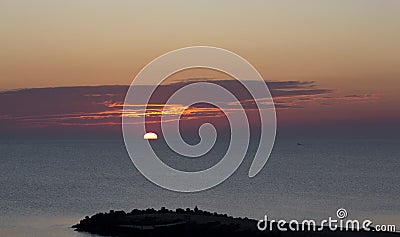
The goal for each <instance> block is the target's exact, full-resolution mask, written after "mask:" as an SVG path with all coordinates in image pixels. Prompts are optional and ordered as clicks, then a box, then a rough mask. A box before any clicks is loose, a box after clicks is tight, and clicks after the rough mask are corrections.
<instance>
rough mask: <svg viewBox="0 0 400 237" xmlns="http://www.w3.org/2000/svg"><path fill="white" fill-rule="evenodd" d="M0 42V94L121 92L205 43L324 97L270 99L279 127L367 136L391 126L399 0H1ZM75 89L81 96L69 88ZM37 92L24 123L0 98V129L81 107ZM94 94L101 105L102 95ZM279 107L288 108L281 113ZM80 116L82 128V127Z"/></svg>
mask: <svg viewBox="0 0 400 237" xmlns="http://www.w3.org/2000/svg"><path fill="white" fill-rule="evenodd" d="M0 34H1V44H0V55H1V56H0V91H6V90H10V89H17V88H42V87H64V86H84V85H89V86H96V85H129V84H130V83H131V81H132V79H133V78H134V76H135V75H136V74H137V73H138V71H139V70H140V69H141V68H142V67H143V66H144V65H146V64H147V63H149V62H150V61H151V60H153V59H154V58H156V57H158V56H160V55H162V54H164V53H166V52H168V51H170V50H174V49H177V48H182V47H187V46H194V45H210V46H216V47H221V48H225V49H228V50H230V51H233V52H235V53H238V54H239V55H241V56H242V57H244V58H246V59H247V60H248V61H249V62H250V63H252V64H253V65H254V66H255V67H256V69H257V70H258V71H259V72H260V73H261V74H262V76H263V77H264V79H265V80H267V81H268V82H283V83H288V82H291V81H292V82H293V81H294V82H296V83H298V85H302V86H305V89H307V90H309V89H313V88H314V89H317V90H322V91H323V92H322V93H317V94H316V95H309V94H307V95H296V96H294V97H289V98H285V97H284V96H282V95H277V96H276V97H275V102H276V103H278V105H280V106H281V108H280V109H279V111H278V119H279V120H278V123H280V124H285V125H287V126H289V125H290V124H297V125H304V124H307V123H314V122H315V121H317V122H319V123H321V124H325V125H324V126H327V124H331V125H332V124H333V125H335V124H337V123H346V124H350V125H348V126H349V127H351V126H352V125H351V124H360V121H362V122H364V123H366V125H364V128H365V129H366V128H367V127H368V126H372V125H371V124H375V125H376V124H394V123H395V121H397V119H400V109H398V104H399V102H400V94H399V92H398V89H399V88H400V67H399V63H400V44H399V42H400V1H396V0H386V1H378V0H376V1H372V0H349V1H318V0H314V1H311V0H308V1H307V0H306V1H297V0H292V1H261V0H260V1H252V2H251V3H246V4H244V3H243V1H236V0H235V1H232V0H230V1H228V0H224V1H217V2H216V1H191V2H189V1H140V2H139V1H128V0H124V1H122V0H121V1H120V0H117V1H106V0H96V1H95V0H92V1H88V0H79V1H78V0H71V1H53V0H39V1H28V0H26V1H14V0H3V1H1V2H0ZM198 76H205V77H207V78H209V77H213V76H212V75H211V76H210V75H208V74H201V73H197V72H196V71H195V70H194V71H192V72H190V73H186V74H185V73H181V74H180V77H179V78H175V79H180V80H184V79H185V78H196V77H198ZM218 79H225V78H218ZM304 82H312V83H310V84H302V83H304ZM74 90H78V91H79V90H80V89H79V88H75V89H71V90H70V91H74ZM93 90H97V89H96V88H94V89H93ZM107 90H113V88H112V87H111V89H110V88H108V89H107ZM324 90H325V91H324ZM61 91H69V90H64V89H61ZM89 91H91V89H90V90H89ZM123 91H124V90H123V89H119V90H118V91H117V92H118V93H122V92H123ZM34 92H35V93H38V94H35V96H38V97H37V100H35V101H36V102H37V103H38V104H35V105H31V106H25V107H24V108H25V110H24V111H23V112H24V114H23V115H18V111H22V110H15V107H16V106H17V105H18V106H20V104H18V102H15V101H10V98H11V97H10V95H8V93H4V94H2V93H0V97H1V98H2V99H3V101H0V106H1V107H0V109H1V111H0V122H2V123H0V128H1V127H2V126H3V127H4V128H6V127H7V126H8V125H7V124H8V123H9V122H12V123H14V122H16V121H17V120H16V118H17V117H18V116H22V118H25V117H24V116H31V115H34V114H35V113H36V112H37V111H39V114H38V116H41V117H40V119H42V120H43V119H47V117H46V116H48V115H49V112H51V113H50V115H51V114H53V115H55V116H63V114H65V113H67V112H68V111H70V112H73V111H74V107H73V106H74V103H76V104H78V103H82V101H86V102H88V101H89V100H87V97H82V98H81V97H79V98H81V100H76V101H75V102H74V101H72V102H71V104H69V105H67V104H65V106H71V107H70V108H71V109H70V110H68V109H64V108H60V107H59V106H58V105H54V106H53V104H51V103H50V104H48V105H46V103H48V102H50V100H51V99H49V98H50V97H49V98H48V97H46V96H45V95H40V93H41V91H34ZM103 92H104V94H103V95H102V98H101V100H99V101H102V102H104V101H106V100H108V99H109V98H108V94H107V92H106V91H103ZM278 92H279V90H278ZM24 93H25V94H26V93H28V94H29V90H28V91H20V92H17V93H15V94H13V95H12V96H15V98H14V97H12V98H14V100H17V101H19V103H27V105H30V104H29V102H30V98H31V97H26V96H22V95H24ZM46 93H47V92H46ZM52 93H53V92H52ZM68 93H69V92H65V97H60V98H59V102H60V103H66V101H70V97H68V96H67V95H68ZM21 94H22V95H21ZM78 95H79V96H83V95H81V94H79V93H78ZM40 98H41V99H40ZM46 98H47V99H46ZM62 98H64V99H65V100H62ZM118 98H119V100H118V101H114V102H118V103H119V102H121V101H122V98H123V95H122V94H121V95H120V97H118ZM288 105H290V109H285V108H283V107H284V106H288ZM34 106H41V107H43V108H41V109H36V108H35V107H34ZM85 106H86V105H85ZM102 106H104V104H102ZM31 108H34V110H31ZM48 108H51V110H50V111H49V110H48ZM94 108H96V109H98V110H94ZM59 109H61V111H58V110H59ZM103 109H104V108H97V107H95V106H94V107H93V108H90V107H85V108H82V110H81V111H79V112H83V113H88V114H89V115H91V114H92V113H95V115H94V116H98V115H97V113H99V112H101V111H103V112H104V110H103ZM53 115H51V116H53ZM103 115H104V114H102V115H101V116H103ZM43 116H44V117H43ZM85 116H86V115H84V117H83V119H84V121H80V122H79V124H86V122H87V121H86V119H87V117H85ZM107 116H108V115H107ZM101 118H102V119H108V118H109V117H101ZM51 119H53V118H51ZM57 119H58V118H57ZM65 119H70V117H68V115H67V117H66V118H65ZM42 120H41V121H42ZM24 121H25V120H24ZM43 121H44V120H43ZM46 121H47V120H46ZM94 121H97V122H99V120H94ZM74 123H75V122H74ZM107 123H108V122H105V124H107ZM118 123H119V122H118ZM36 125H37V123H35V126H36ZM375 125H374V126H375ZM329 126H330V125H329ZM16 127H18V126H16ZM7 128H8V127H7ZM389 130H390V128H389Z"/></svg>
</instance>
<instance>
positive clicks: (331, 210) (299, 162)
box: [0, 139, 400, 237]
mask: <svg viewBox="0 0 400 237" xmlns="http://www.w3.org/2000/svg"><path fill="white" fill-rule="evenodd" d="M301 142H302V143H303V145H301V146H298V145H297V141H296V140H291V139H278V140H277V142H276V144H275V147H274V150H273V153H272V155H271V157H270V159H269V161H268V163H267V165H266V167H265V168H264V169H263V170H262V172H261V173H260V174H258V175H257V176H256V177H255V178H253V179H249V178H248V177H247V172H248V168H249V164H250V162H251V161H249V160H247V161H246V162H245V163H244V164H243V165H242V166H241V167H240V168H239V170H238V171H237V172H236V173H235V174H234V175H233V176H232V177H231V178H230V179H228V180H227V181H225V182H224V183H223V184H221V185H219V186H217V187H215V188H213V189H211V190H207V191H204V192H199V193H193V194H182V193H176V192H170V191H167V190H164V189H161V188H159V187H157V186H155V185H153V184H152V183H151V182H149V181H147V180H146V179H145V178H144V177H143V176H142V175H141V174H140V173H139V172H138V171H137V170H136V169H135V167H134V166H133V164H132V162H131V160H130V158H129V156H128V154H127V152H126V150H125V147H124V144H123V142H122V141H120V140H85V141H77V140H75V141H74V140H70V141H65V140H38V141H28V140H23V141H22V140H20V141H18V140H14V141H4V140H3V141H1V142H0V235H1V236H2V237H8V236H13V237H19V236H21V237H22V236H41V237H47V236H61V237H72V236H82V237H83V236H90V235H87V234H81V233H76V232H74V231H72V229H71V228H70V226H71V225H73V224H75V223H76V222H78V221H79V219H80V218H82V217H84V216H86V215H92V214H94V213H97V212H105V211H108V210H110V209H114V210H119V209H123V210H127V211H129V210H131V209H133V208H147V207H154V208H160V207H162V206H166V207H168V208H177V207H194V206H195V205H197V206H198V207H199V208H201V209H206V210H210V211H217V212H221V213H228V214H230V215H233V216H247V217H252V218H262V217H263V216H264V215H265V214H267V215H268V216H269V217H270V218H275V219H278V218H285V219H287V220H289V219H292V218H295V219H299V220H301V219H304V218H308V219H309V218H315V219H317V220H318V219H323V218H327V217H329V216H332V217H335V215H336V214H335V213H336V210H337V209H338V208H346V209H347V211H348V213H349V217H351V218H352V219H364V218H367V219H371V220H373V221H374V223H381V224H396V225H397V226H398V227H400V202H399V200H400V199H399V194H400V172H399V171H400V155H399V147H400V141H399V140H379V139H377V140H366V139H365V140H362V139H358V140H357V139H304V140H302V141H301ZM217 153H218V152H217ZM210 160H212V159H210ZM210 160H208V161H207V159H205V161H202V160H200V159H197V160H182V158H177V157H173V156H170V157H167V158H166V162H167V163H169V164H171V165H176V166H182V165H183V166H189V164H191V162H192V163H194V164H195V165H198V166H199V167H201V166H207V164H208V165H209V162H210ZM207 162H208V163H207ZM189 169H190V167H189Z"/></svg>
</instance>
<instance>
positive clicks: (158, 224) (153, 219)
mask: <svg viewBox="0 0 400 237" xmlns="http://www.w3.org/2000/svg"><path fill="white" fill-rule="evenodd" d="M257 222H258V220H253V219H249V218H235V217H231V216H228V215H226V214H218V213H216V212H214V213H211V212H208V211H202V210H199V209H198V208H197V207H195V208H194V209H193V210H191V209H189V208H187V209H181V208H178V209H176V210H175V211H172V210H168V209H166V208H164V207H163V208H161V209H160V210H155V209H152V208H150V209H146V210H138V209H134V210H132V211H131V212H129V213H125V212H124V211H113V210H111V211H110V212H109V213H98V214H95V215H93V216H91V217H88V216H86V217H85V218H84V219H83V220H81V221H80V222H79V223H78V224H76V225H74V226H72V228H74V229H75V230H76V231H80V232H88V233H91V234H98V235H102V236H118V237H125V236H130V237H132V236H138V237H141V236H171V237H181V236H182V237H183V236H185V237H187V236H194V237H197V236H199V237H200V236H233V237H235V236H270V237H274V236H280V237H284V236H288V237H290V236H296V237H305V236H333V237H337V236H345V237H346V236H348V237H358V236H360V237H361V236H382V237H400V234H398V233H393V232H374V230H373V229H371V230H370V231H365V230H363V231H331V230H330V229H328V228H324V229H323V230H322V231H315V232H313V231H296V232H295V231H279V230H278V228H277V226H276V225H272V231H270V230H269V228H267V230H266V231H260V230H258V228H257Z"/></svg>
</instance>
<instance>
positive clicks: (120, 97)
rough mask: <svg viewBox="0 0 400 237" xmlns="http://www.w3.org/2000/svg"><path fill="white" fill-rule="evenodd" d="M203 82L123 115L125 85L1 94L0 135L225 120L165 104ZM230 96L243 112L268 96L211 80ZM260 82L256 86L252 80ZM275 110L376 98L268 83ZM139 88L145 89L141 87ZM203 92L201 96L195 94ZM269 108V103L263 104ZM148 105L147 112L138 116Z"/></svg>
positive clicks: (160, 93) (163, 93) (213, 112)
mask: <svg viewBox="0 0 400 237" xmlns="http://www.w3.org/2000/svg"><path fill="white" fill-rule="evenodd" d="M198 81H207V79H205V78H191V79H188V80H186V81H177V82H173V83H170V84H166V85H161V86H159V87H158V88H157V90H156V95H157V96H154V97H152V98H151V100H150V102H149V103H148V104H145V103H138V104H133V105H127V113H125V114H123V113H122V109H123V101H124V97H125V94H126V92H127V90H128V88H129V87H128V86H125V85H110V86H107V85H105V86H78V87H54V88H32V89H21V90H12V91H3V92H0V111H1V112H0V128H1V129H2V131H3V132H4V133H7V132H8V133H13V132H23V131H30V130H31V129H38V128H41V129H44V130H42V131H49V130H51V129H56V130H57V131H61V132H63V131H64V130H68V129H69V128H71V127H81V128H82V127H88V126H90V127H96V126H100V127H113V129H115V130H118V131H119V130H120V124H121V116H123V115H124V116H130V117H140V116H146V118H147V119H148V123H157V122H159V119H160V116H161V115H165V116H166V117H167V121H175V120H176V119H181V120H196V119H209V118H223V117H224V114H223V113H222V112H221V110H220V109H218V108H215V107H210V106H209V105H206V104H196V105H194V106H191V107H189V108H186V106H185V105H183V104H172V105H167V106H164V103H165V102H166V101H167V99H168V98H169V97H170V96H171V95H172V94H173V93H174V92H175V91H176V90H177V89H179V88H181V87H182V86H184V85H187V84H190V83H195V82H198ZM212 82H213V83H216V84H218V85H221V86H223V87H225V88H226V89H228V90H229V91H231V92H232V93H234V94H235V95H236V96H237V97H238V99H239V101H240V102H241V104H242V106H243V107H244V108H245V109H246V110H252V109H256V107H255V105H254V104H255V103H254V100H257V101H258V102H260V103H261V104H263V101H268V100H266V98H252V97H251V95H250V94H249V93H248V92H247V90H246V89H245V88H244V87H243V86H242V85H241V84H240V83H239V82H237V81H235V80H215V79H213V80H212ZM251 83H260V82H255V81H254V82H251ZM267 85H268V87H269V88H270V91H271V94H272V96H273V98H274V102H275V107H276V108H277V109H278V110H281V109H282V110H288V109H301V108H303V107H306V106H309V105H314V106H315V105H319V106H327V105H329V104H334V103H337V102H343V101H346V102H349V103H363V102H365V101H372V100H377V99H379V96H377V95H370V94H360V95H358V94H351V95H341V94H340V93H338V92H337V91H334V90H331V89H325V88H319V87H318V86H317V85H316V84H315V83H314V82H313V81H272V82H267ZM142 87H143V90H146V89H148V87H147V86H142ZM199 93H201V92H199ZM224 102H225V104H226V106H225V107H224V108H223V110H224V111H225V112H227V113H234V112H235V111H237V110H238V109H239V106H238V105H239V103H237V102H236V103H235V102H232V101H224ZM263 105H264V106H265V108H260V109H269V108H271V106H272V105H271V104H268V103H264V104H263ZM146 107H147V111H146V113H143V112H141V111H142V110H143V108H146Z"/></svg>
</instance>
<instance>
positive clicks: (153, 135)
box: [143, 132, 158, 140]
mask: <svg viewBox="0 0 400 237" xmlns="http://www.w3.org/2000/svg"><path fill="white" fill-rule="evenodd" d="M143 139H146V140H157V139H158V136H157V134H156V133H154V132H148V133H146V134H144V136H143Z"/></svg>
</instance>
